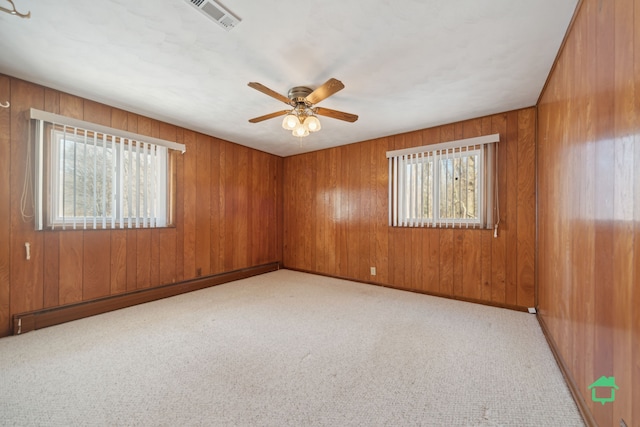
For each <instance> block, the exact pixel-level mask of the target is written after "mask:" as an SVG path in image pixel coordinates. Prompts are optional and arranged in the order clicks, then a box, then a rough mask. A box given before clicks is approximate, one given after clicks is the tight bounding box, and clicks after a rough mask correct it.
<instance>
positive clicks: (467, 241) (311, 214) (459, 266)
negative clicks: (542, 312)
mask: <svg viewBox="0 0 640 427" xmlns="http://www.w3.org/2000/svg"><path fill="white" fill-rule="evenodd" d="M535 125H536V111H535V108H528V109H523V110H518V111H511V112H507V113H504V114H496V115H493V116H489V117H483V118H478V119H474V120H468V121H464V122H460V123H454V124H450V125H446V126H439V127H435V128H430V129H425V130H421V131H416V132H411V133H406V134H402V135H395V136H391V137H385V138H379V139H375V140H371V141H365V142H362V143H357V144H351V145H347V146H342V147H337V148H332V149H327V150H322V151H316V152H312V153H308V154H302V155H298V156H293V157H287V158H285V159H284V195H285V196H284V200H285V202H284V204H285V206H284V215H285V221H284V249H283V257H284V264H285V267H289V268H294V269H300V270H306V271H310V272H317V273H321V274H327V275H331V276H337V277H343V278H349V279H355V280H360V281H365V282H373V283H378V284H384V285H388V286H392V287H396V288H400V289H410V290H415V291H421V292H428V293H432V294H438V295H443V296H449V297H457V298H464V299H469V300H475V301H481V302H487V303H493V304H498V305H503V306H518V307H533V306H534V303H535V301H534V299H535V295H534V282H535V277H534V276H535V273H534V255H535ZM493 133H499V134H500V141H501V142H500V144H499V148H498V152H499V163H500V168H499V176H498V182H499V194H500V197H499V198H500V218H501V220H500V230H499V236H498V238H493V231H492V230H470V229H469V230H467V229H433V228H400V227H389V226H388V225H387V224H388V210H387V205H388V181H387V175H388V162H387V159H386V156H385V154H386V152H387V151H389V150H396V149H400V148H407V147H414V146H421V145H427V144H435V143H439V142H446V141H451V140H456V139H461V138H471V137H476V136H482V135H488V134H493ZM370 267H376V270H377V274H376V276H371V275H370Z"/></svg>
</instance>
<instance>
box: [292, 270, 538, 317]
mask: <svg viewBox="0 0 640 427" xmlns="http://www.w3.org/2000/svg"><path fill="white" fill-rule="evenodd" d="M282 268H286V269H287V270H292V271H299V272H301V273H309V274H316V275H318V276H325V277H332V278H334V279H341V280H350V281H352V282H358V283H366V284H368V285H374V286H381V287H383V288H389V289H397V290H399V291H406V292H413V293H416V294H422V295H430V296H433V297H439V298H447V299H453V300H456V301H464V302H472V303H474V304H481V305H488V306H491V307H498V308H506V309H509V310H515V311H525V312H526V311H528V307H521V306H519V305H512V304H501V303H498V302H493V301H485V300H480V299H475V298H466V297H460V296H456V295H448V294H441V293H439V292H430V291H422V290H416V289H409V288H403V287H401V286H392V285H389V284H386V283H379V282H369V281H366V280H358V279H352V278H350V277H341V276H334V275H332V274H325V273H318V272H316V271H309V270H302V269H299V268H291V267H287V266H283V267H282Z"/></svg>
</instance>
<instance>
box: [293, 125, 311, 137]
mask: <svg viewBox="0 0 640 427" xmlns="http://www.w3.org/2000/svg"><path fill="white" fill-rule="evenodd" d="M292 133H293V136H297V137H299V138H302V137H304V136H307V135H309V129H307V127H306V126H304V125H303V124H302V123H300V124H299V125H298V126H296V128H295V129H294V130H293V132H292Z"/></svg>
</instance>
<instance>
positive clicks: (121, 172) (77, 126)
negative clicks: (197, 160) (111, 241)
mask: <svg viewBox="0 0 640 427" xmlns="http://www.w3.org/2000/svg"><path fill="white" fill-rule="evenodd" d="M31 118H32V119H33V121H34V129H35V132H34V133H35V159H36V160H35V184H36V185H35V192H34V193H35V217H36V229H39V230H42V229H44V228H48V229H98V228H151V227H164V226H167V225H170V219H171V217H172V215H171V211H170V209H171V206H172V203H171V189H172V186H171V183H172V173H173V170H172V169H173V168H172V167H171V164H172V162H171V161H170V151H171V150H179V151H182V152H184V150H185V147H184V145H182V144H177V143H175V142H171V141H164V140H160V139H156V138H150V137H146V136H141V135H137V134H133V133H129V132H123V131H118V130H116V129H111V128H107V127H104V126H99V125H95V124H91V123H87V122H83V121H79V120H74V119H70V118H67V117H63V116H58V115H55V114H50V113H45V112H42V111H38V110H31Z"/></svg>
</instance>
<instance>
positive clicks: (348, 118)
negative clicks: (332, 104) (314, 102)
mask: <svg viewBox="0 0 640 427" xmlns="http://www.w3.org/2000/svg"><path fill="white" fill-rule="evenodd" d="M314 111H315V113H316V114H319V115H321V116H327V117H331V118H332V119H338V120H344V121H345V122H351V123H353V122H355V121H356V120H358V116H356V115H355V114H349V113H343V112H342V111H336V110H330V109H328V108H322V107H316V108H314Z"/></svg>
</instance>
